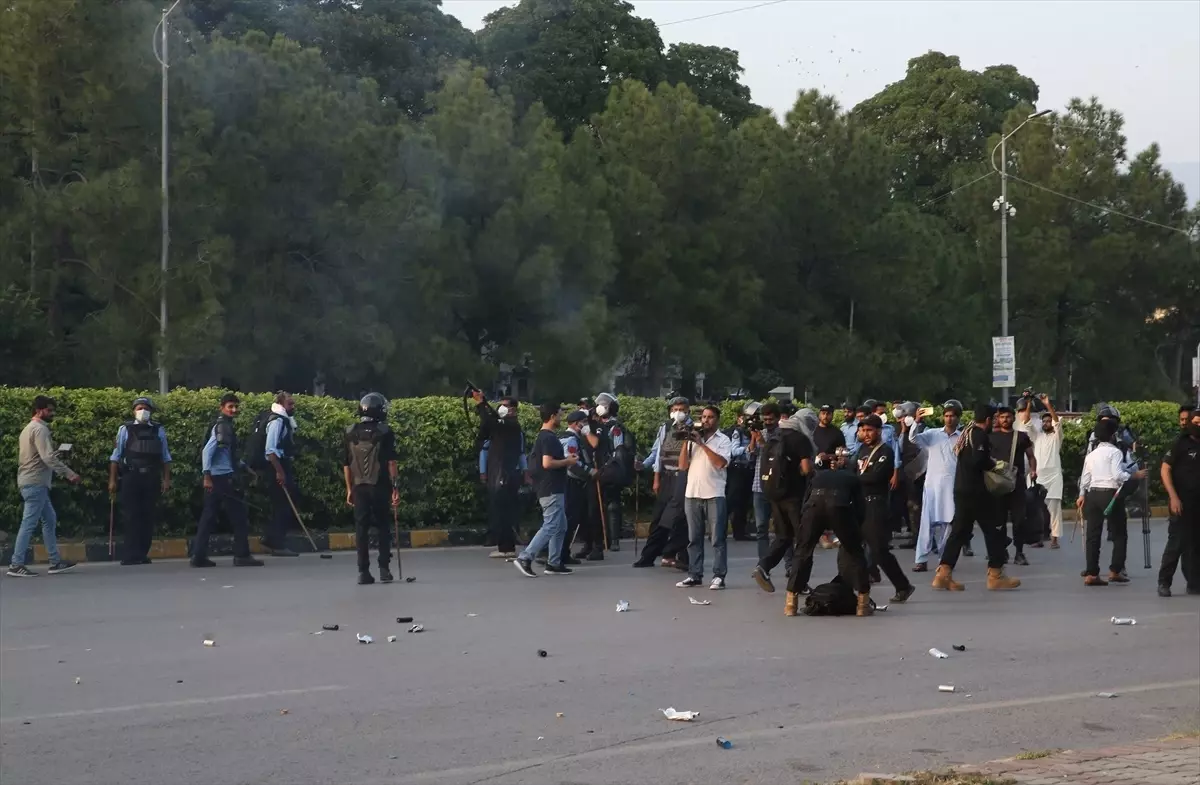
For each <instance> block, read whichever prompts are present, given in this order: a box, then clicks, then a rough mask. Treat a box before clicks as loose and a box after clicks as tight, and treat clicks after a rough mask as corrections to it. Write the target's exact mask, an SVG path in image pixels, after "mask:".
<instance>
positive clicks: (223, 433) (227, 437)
mask: <svg viewBox="0 0 1200 785" xmlns="http://www.w3.org/2000/svg"><path fill="white" fill-rule="evenodd" d="M213 429H214V430H216V433H217V446H218V447H227V448H228V449H229V464H230V465H231V466H232V467H233V470H234V471H235V472H236V471H237V470H238V466H240V465H241V453H240V451H239V449H238V437H237V431H236V430H235V429H234V427H233V418H232V417H226V416H225V415H223V414H218V415H217V419H216V420H215V421H213Z"/></svg>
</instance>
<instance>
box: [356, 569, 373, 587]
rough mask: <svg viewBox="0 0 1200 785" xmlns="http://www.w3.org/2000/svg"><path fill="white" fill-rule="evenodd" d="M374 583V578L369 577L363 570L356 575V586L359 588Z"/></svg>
mask: <svg viewBox="0 0 1200 785" xmlns="http://www.w3.org/2000/svg"><path fill="white" fill-rule="evenodd" d="M374 582H375V578H374V576H372V575H371V573H370V572H369V571H368V570H363V571H362V572H360V573H359V574H358V585H359V586H370V585H371V584H372V583H374Z"/></svg>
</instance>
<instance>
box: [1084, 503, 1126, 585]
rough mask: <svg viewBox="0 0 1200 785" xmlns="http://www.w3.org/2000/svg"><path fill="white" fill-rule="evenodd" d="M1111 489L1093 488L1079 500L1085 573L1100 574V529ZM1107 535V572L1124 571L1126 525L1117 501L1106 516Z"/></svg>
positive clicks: (1122, 509) (1123, 506)
mask: <svg viewBox="0 0 1200 785" xmlns="http://www.w3.org/2000/svg"><path fill="white" fill-rule="evenodd" d="M1114 494H1116V491H1115V490H1111V489H1107V488H1096V489H1094V490H1089V491H1088V492H1087V495H1086V496H1084V497H1083V520H1084V521H1085V523H1086V524H1087V539H1086V543H1087V574H1088V575H1099V574H1100V532H1101V530H1102V529H1103V528H1104V517H1105V516H1104V508H1105V507H1107V506H1108V503H1109V502H1110V501H1112V498H1113V495H1114ZM1108 533H1109V535H1110V536H1111V538H1112V544H1113V547H1112V563H1111V564H1110V565H1109V570H1111V571H1112V572H1121V571H1122V570H1124V569H1125V551H1126V548H1127V547H1128V545H1129V526H1128V520H1127V519H1126V517H1125V505H1124V504H1122V503H1121V500H1120V499H1117V503H1116V504H1114V505H1113V509H1112V512H1111V513H1109V514H1108Z"/></svg>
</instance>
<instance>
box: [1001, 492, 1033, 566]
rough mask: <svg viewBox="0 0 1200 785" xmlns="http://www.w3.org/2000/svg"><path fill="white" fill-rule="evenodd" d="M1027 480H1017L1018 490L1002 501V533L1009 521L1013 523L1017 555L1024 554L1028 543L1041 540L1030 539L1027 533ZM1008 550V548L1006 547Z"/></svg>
mask: <svg viewBox="0 0 1200 785" xmlns="http://www.w3.org/2000/svg"><path fill="white" fill-rule="evenodd" d="M1025 501H1026V498H1025V478H1024V477H1018V478H1017V489H1016V490H1015V491H1013V492H1012V493H1010V494H1009V495H1008V496H1006V497H1004V498H1003V499H1001V502H1000V509H1001V514H1002V517H1001V518H1000V523H999V526H1000V532H1001V533H1002V534H1003V533H1004V528H1005V526H1006V524H1007V522H1008V521H1009V520H1011V521H1012V542H1013V548H1014V549H1015V550H1016V552H1017V553H1023V552H1024V550H1025V544H1026V543H1032V542H1036V541H1038V540H1040V539H1041V537H1040V536H1038V537H1032V538H1031V537H1030V536H1029V532H1028V531H1026V515H1025ZM1005 547H1006V548H1007V546H1005Z"/></svg>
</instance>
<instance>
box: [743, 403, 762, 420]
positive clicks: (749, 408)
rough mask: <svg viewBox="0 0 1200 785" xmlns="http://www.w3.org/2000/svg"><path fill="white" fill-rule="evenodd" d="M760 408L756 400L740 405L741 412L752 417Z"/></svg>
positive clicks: (760, 405)
mask: <svg viewBox="0 0 1200 785" xmlns="http://www.w3.org/2000/svg"><path fill="white" fill-rule="evenodd" d="M761 409H762V404H761V403H759V402H758V401H751V402H750V403H748V404H746V405H745V406H743V407H742V414H744V415H746V416H747V417H753V416H754V415H756V414H758V413H759V412H760V410H761Z"/></svg>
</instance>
